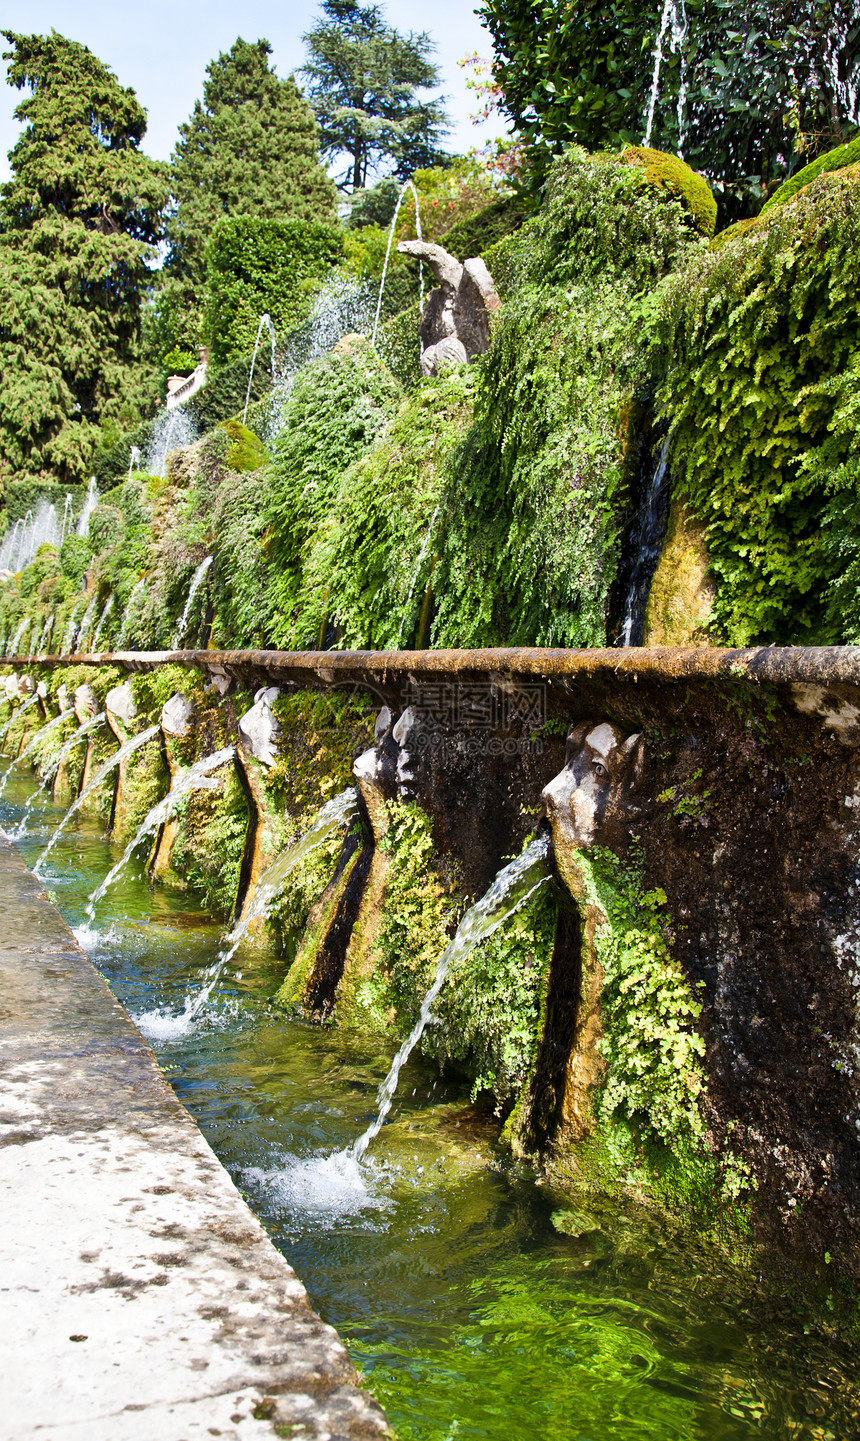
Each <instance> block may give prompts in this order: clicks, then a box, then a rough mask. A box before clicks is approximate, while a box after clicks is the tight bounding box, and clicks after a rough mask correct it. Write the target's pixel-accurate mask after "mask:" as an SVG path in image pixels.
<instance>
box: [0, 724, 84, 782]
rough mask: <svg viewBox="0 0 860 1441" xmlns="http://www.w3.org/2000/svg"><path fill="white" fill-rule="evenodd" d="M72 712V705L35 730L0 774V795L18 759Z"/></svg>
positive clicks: (27, 753) (24, 758)
mask: <svg viewBox="0 0 860 1441" xmlns="http://www.w3.org/2000/svg"><path fill="white" fill-rule="evenodd" d="M22 709H23V707H22ZM74 713H75V711H74V707H73V706H72V707H70V708H69V709H68V710H64V711H61V712H60V714H59V715H58V716H54V719H53V720H51V721H48V724H47V725H45V726H41V727H40V729H39V730H37V732H36V734H35V735H34V736H33V738H32V740H29V741H28V742H27V744H26V745H25V747H24V749H23V750H22V752H21V754H20V755H19V756H16V757H15V759H14V760H13V762H12V764H11V765H10V766H7V767H6V770H5V771H4V772H3V774H2V776H0V796H2V794H3V792H4V790H5V789H6V782H7V781H8V779H9V777H10V775H11V774H12V772H13V770H14V769H15V767H16V765H18V764H19V762H20V761H23V760H26V758H27V756H28V755H29V754H30V752H31V751H32V750H34V749H35V747H36V746H37V745H38V743H39V741H40V740H41V738H42V736H46V735H47V734H48V732H49V731H52V730H53V729H54V728H55V726H58V725H62V723H63V721H67V720H68V719H69V717H70V716H73V715H74Z"/></svg>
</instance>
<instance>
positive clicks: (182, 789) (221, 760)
mask: <svg viewBox="0 0 860 1441" xmlns="http://www.w3.org/2000/svg"><path fill="white" fill-rule="evenodd" d="M235 754H236V747H235V746H225V747H224V749H223V750H220V751H214V752H213V754H212V755H208V756H204V757H203V759H202V760H199V761H195V762H194V765H193V766H190V767H189V769H188V770H187V771H183V773H182V775H180V776H178V777H177V779H176V782H175V784H174V785H173V786H172V787H171V788H170V790H169V791H168V792H167V795H166V796H164V798H163V799H162V800H160V801H159V802H158V804H157V805H155V806H153V807H152V810H151V811H150V812H149V814H148V815H147V816H146V818H145V819H144V820H143V821H142V822H141V824H140V826H139V827H138V830H137V833H136V834H135V835H134V836H133V837H132V839H131V840H130V841H129V843H128V845H127V846H126V848H125V850H124V851H123V853H122V855H121V856H120V858H119V860H118V861H117V863H116V865H115V866H113V867H112V868H111V870H109V871H108V873H107V875H106V876H105V878H104V880H103V881H102V883H101V885H100V886H98V887H97V888H96V890H94V891H93V893H92V895H91V896H90V898H89V900H88V901H87V905H86V915H87V922H88V924H89V925H92V924H93V922H94V921H95V918H96V906H97V905H98V903H99V901H100V900H101V899H102V897H103V896H104V895H106V894H107V892H108V891H109V890H110V888H111V886H112V885H113V883H114V881H116V880H118V879H119V877H120V876H121V875H122V873H123V871H124V870H125V868H126V866H127V865H128V863H129V861H130V860H131V858H132V855H133V854H134V852H135V850H136V849H137V847H138V846H139V845H140V843H141V841H143V840H145V839H146V837H147V836H149V835H152V834H153V833H154V832H155V831H156V830H157V829H158V827H159V826H162V825H164V822H165V821H166V820H169V818H170V816H172V814H173V812H174V811H175V809H176V807H177V805H178V804H179V802H180V801H181V800H182V798H183V796H187V795H188V794H189V792H191V791H193V790H207V789H208V788H209V786H210V785H211V784H212V782H211V781H208V780H207V779H206V777H208V775H209V773H210V772H211V771H214V770H217V769H218V768H219V766H223V765H226V764H227V762H228V761H231V760H232V759H233V757H234V756H235Z"/></svg>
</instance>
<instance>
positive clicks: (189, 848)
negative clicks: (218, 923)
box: [170, 766, 249, 917]
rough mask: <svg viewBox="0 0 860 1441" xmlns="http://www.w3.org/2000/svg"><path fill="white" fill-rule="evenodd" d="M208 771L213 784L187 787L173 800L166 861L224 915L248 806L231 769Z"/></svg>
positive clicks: (234, 881)
mask: <svg viewBox="0 0 860 1441" xmlns="http://www.w3.org/2000/svg"><path fill="white" fill-rule="evenodd" d="M214 775H215V779H216V782H217V789H214V790H206V791H192V792H191V793H190V794H189V795H188V796H187V797H185V798H184V799H183V800H182V801H180V803H179V805H178V806H177V810H176V815H177V817H178V820H179V826H178V830H177V835H176V842H175V845H174V848H173V853H172V855H171V862H170V864H171V869H172V870H173V871H174V872H175V873H176V874H177V875H179V876H181V877H182V879H183V881H184V882H185V883H186V884H187V885H188V886H190V887H191V889H192V890H194V891H196V892H197V894H198V895H199V896H200V897H201V899H202V901H203V903H204V905H205V906H206V908H207V910H210V911H213V912H214V913H215V914H216V915H220V916H223V917H228V916H229V915H230V914H231V913H232V910H233V906H234V904H235V901H236V889H237V886H238V882H239V869H240V867H241V864H242V856H243V853H244V849H245V836H246V834H247V831H248V820H249V810H248V801H247V797H246V795H245V789H244V787H243V786H242V784H241V783H240V781H239V778H238V776H237V775H236V772H235V769H234V768H233V767H232V766H231V767H229V768H227V767H225V768H224V769H222V770H220V771H217V772H215V773H214Z"/></svg>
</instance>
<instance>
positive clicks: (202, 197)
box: [159, 39, 336, 348]
mask: <svg viewBox="0 0 860 1441" xmlns="http://www.w3.org/2000/svg"><path fill="white" fill-rule="evenodd" d="M270 54H271V46H270V45H269V42H268V41H267V40H257V41H256V42H255V43H253V44H249V43H248V41H246V40H242V39H238V40H237V41H236V43H235V44H234V45H233V46H232V47H231V49H230V50H229V51H228V53H227V54H226V55H224V54H221V55H219V56H218V58H217V60H213V61H212V62H211V64H210V65H208V66H207V68H206V76H207V78H206V81H205V83H204V86H203V99H202V101H201V100H198V101H197V102H196V103H195V106H194V110H193V112H192V115H191V118H190V120H188V121H187V122H186V123H185V124H184V125H181V126H180V127H179V134H180V137H181V138H180V140H179V143H178V144H177V146H176V149H175V150H174V152H173V161H172V172H171V188H172V192H173V200H174V212H173V214H172V216H171V218H170V219H169V221H168V225H167V235H168V240H169V244H170V248H169V252H168V256H167V262H166V265H165V272H166V275H167V276H168V277H170V278H171V279H172V280H173V281H174V282H176V283H174V284H173V285H171V284H169V283H168V285H167V287H166V289H165V292H164V294H163V296H162V299H161V302H160V306H159V308H160V310H161V311H162V316H163V321H162V336H163V338H164V339H165V340H166V341H167V342H170V343H174V344H175V343H176V341H177V340H178V341H179V342H180V343H183V344H185V345H186V346H190V347H192V348H193V347H194V346H195V344H196V342H197V331H198V328H199V319H200V314H201V311H202V305H203V287H204V284H205V279H206V245H207V243H208V241H209V238H210V236H211V234H212V232H213V230H214V229H215V226H216V225H217V223H218V221H219V220H223V219H224V218H225V216H229V217H231V218H236V217H237V216H240V215H249V216H257V217H259V218H261V219H264V218H268V219H274V220H292V221H298V222H301V223H306V224H310V223H313V222H315V221H330V222H333V221H334V220H335V219H336V205H335V201H336V192H335V188H334V185H333V183H332V181H331V180H330V179H329V178H328V176H327V175H326V173H325V171H324V170H323V168H322V166H321V165H320V162H319V146H318V139H317V127H316V121H315V120H314V116H313V111H312V110H311V108H310V106H309V105H308V103H307V101H306V100H305V99H304V97H303V96H302V93H301V91H300V90H299V88H298V86H297V85H296V83H295V81H294V80H293V78H292V76H290V77H289V78H288V79H286V80H281V79H279V78H278V76H277V75H276V74H275V72H274V70H272V69H271V67H270V65H269V56H270Z"/></svg>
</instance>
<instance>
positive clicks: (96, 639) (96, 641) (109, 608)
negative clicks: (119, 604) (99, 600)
mask: <svg viewBox="0 0 860 1441" xmlns="http://www.w3.org/2000/svg"><path fill="white" fill-rule="evenodd" d="M112 610H113V591H111V593H110V595H109V596H108V598H107V600H106V601H105V608H104V610H103V611H102V613H101V616H100V617H99V623H98V625H97V626H96V633H95V635H94V636H93V643H92V645H91V646H90V652H91V654H93V655H97V654H98V648H99V636H100V635H101V633H102V627H103V626H104V623H105V621H106V620H107V618H108V616H109V615H110V613H111V611H112Z"/></svg>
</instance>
